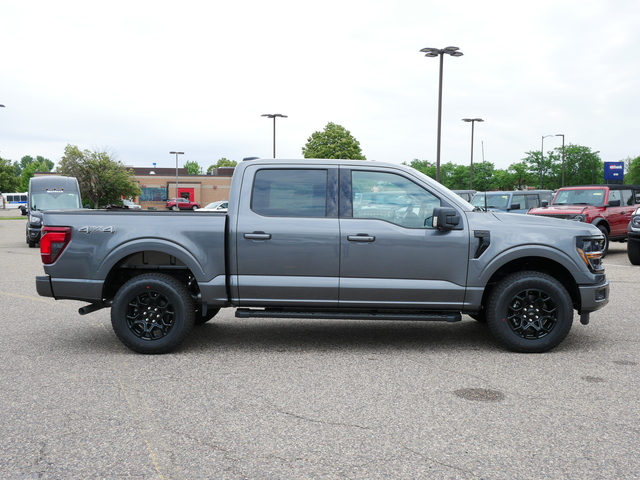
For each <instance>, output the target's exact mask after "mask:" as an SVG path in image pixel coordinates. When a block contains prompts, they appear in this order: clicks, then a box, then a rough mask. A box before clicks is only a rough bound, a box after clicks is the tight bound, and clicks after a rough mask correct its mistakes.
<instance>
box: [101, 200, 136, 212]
mask: <svg viewBox="0 0 640 480" xmlns="http://www.w3.org/2000/svg"><path fill="white" fill-rule="evenodd" d="M104 208H106V209H107V210H142V207H141V206H140V205H138V204H137V203H134V202H132V201H131V200H123V201H122V205H116V204H112V203H110V204H109V205H107V206H106V207H104Z"/></svg>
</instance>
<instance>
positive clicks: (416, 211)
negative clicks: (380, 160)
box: [351, 171, 440, 228]
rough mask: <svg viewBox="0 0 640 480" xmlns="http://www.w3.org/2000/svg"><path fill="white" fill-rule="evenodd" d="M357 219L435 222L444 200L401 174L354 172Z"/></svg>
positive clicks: (418, 225) (409, 224) (418, 223)
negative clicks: (433, 219) (441, 201)
mask: <svg viewBox="0 0 640 480" xmlns="http://www.w3.org/2000/svg"><path fill="white" fill-rule="evenodd" d="M351 181H352V195H353V218H372V219H379V220H386V221H389V222H392V223H395V224H397V225H401V226H403V227H408V228H425V227H430V226H431V225H432V218H433V209H434V208H435V207H439V206H440V199H439V198H437V197H436V196H434V195H433V194H431V193H430V192H428V191H427V190H425V189H424V188H422V187H421V186H419V185H417V184H416V183H413V182H412V181H411V180H408V179H406V178H405V177H402V176H400V175H396V174H393V173H384V172H363V171H354V172H352V177H351Z"/></svg>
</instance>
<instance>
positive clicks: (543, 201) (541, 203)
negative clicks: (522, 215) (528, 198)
mask: <svg viewBox="0 0 640 480" xmlns="http://www.w3.org/2000/svg"><path fill="white" fill-rule="evenodd" d="M540 206H541V207H542V208H544V207H548V206H549V202H547V201H546V200H542V201H541V202H540Z"/></svg>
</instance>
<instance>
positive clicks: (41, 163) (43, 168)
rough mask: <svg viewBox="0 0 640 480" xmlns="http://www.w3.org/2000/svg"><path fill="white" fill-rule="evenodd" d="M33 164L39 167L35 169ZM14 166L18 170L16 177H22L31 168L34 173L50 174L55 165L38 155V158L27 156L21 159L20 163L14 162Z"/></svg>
mask: <svg viewBox="0 0 640 480" xmlns="http://www.w3.org/2000/svg"><path fill="white" fill-rule="evenodd" d="M33 164H37V165H38V167H37V168H34V167H33ZM13 166H14V168H15V170H16V175H17V176H21V175H22V172H24V170H25V169H27V168H31V170H32V172H50V171H52V170H53V167H54V166H55V163H53V162H52V161H51V160H49V159H48V158H44V157H43V156H42V155H38V156H37V157H36V158H33V157H32V156H31V155H25V156H24V157H22V158H21V159H20V162H14V163H13ZM27 185H29V180H27Z"/></svg>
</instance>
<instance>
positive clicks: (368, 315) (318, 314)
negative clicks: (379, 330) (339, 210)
mask: <svg viewBox="0 0 640 480" xmlns="http://www.w3.org/2000/svg"><path fill="white" fill-rule="evenodd" d="M236 317H238V318H322V319H337V320H404V321H410V320H421V321H424V320H428V321H441V322H459V321H461V320H462V315H461V314H460V312H425V311H419V312H415V311H410V312H399V311H392V312H386V311H375V312H356V311H353V312H345V311H338V310H336V311H332V310H327V311H304V310H301V311H297V310H283V309H252V308H238V309H236Z"/></svg>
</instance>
